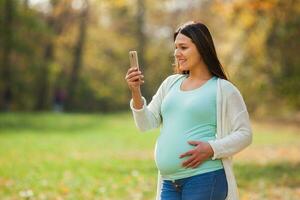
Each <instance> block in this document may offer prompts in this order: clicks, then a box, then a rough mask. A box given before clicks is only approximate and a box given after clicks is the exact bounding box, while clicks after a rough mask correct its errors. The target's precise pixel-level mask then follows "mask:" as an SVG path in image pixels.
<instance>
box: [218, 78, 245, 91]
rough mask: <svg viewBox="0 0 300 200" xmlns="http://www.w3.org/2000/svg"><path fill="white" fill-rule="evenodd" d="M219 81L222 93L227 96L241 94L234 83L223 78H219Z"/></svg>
mask: <svg viewBox="0 0 300 200" xmlns="http://www.w3.org/2000/svg"><path fill="white" fill-rule="evenodd" d="M218 79H219V82H220V87H221V89H222V91H223V92H225V93H226V94H227V95H230V94H232V93H238V94H240V91H239V89H238V88H237V86H236V85H234V83H232V82H231V81H228V80H225V79H222V78H218Z"/></svg>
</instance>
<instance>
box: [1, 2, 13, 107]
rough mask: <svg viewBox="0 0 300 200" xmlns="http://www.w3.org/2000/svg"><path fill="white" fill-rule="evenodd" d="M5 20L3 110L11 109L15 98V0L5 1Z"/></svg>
mask: <svg viewBox="0 0 300 200" xmlns="http://www.w3.org/2000/svg"><path fill="white" fill-rule="evenodd" d="M4 3H5V4H4V11H3V12H4V22H3V26H4V27H3V30H4V31H3V59H2V80H3V90H2V95H1V96H2V98H1V101H2V102H1V110H10V109H11V108H10V107H11V103H12V99H13V95H12V80H11V79H12V69H11V68H12V65H11V58H10V55H11V51H12V38H13V35H12V34H13V13H14V1H13V0H6V1H5V2H4Z"/></svg>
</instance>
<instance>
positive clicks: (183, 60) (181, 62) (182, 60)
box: [178, 59, 186, 65]
mask: <svg viewBox="0 0 300 200" xmlns="http://www.w3.org/2000/svg"><path fill="white" fill-rule="evenodd" d="M185 62H186V60H185V59H179V60H178V63H179V64H180V65H182V64H184V63H185Z"/></svg>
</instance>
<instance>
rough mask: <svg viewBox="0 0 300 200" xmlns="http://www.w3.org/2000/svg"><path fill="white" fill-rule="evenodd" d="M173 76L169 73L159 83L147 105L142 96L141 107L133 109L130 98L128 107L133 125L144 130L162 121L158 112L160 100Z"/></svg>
mask: <svg viewBox="0 0 300 200" xmlns="http://www.w3.org/2000/svg"><path fill="white" fill-rule="evenodd" d="M175 78H176V75H171V76H169V77H168V78H166V79H165V80H164V81H163V82H162V83H161V85H160V86H159V88H158V90H157V92H156V93H155V95H154V96H153V97H152V100H151V102H150V103H149V105H147V101H146V99H145V98H144V97H142V99H143V102H144V104H143V107H142V108H141V109H135V108H134V107H133V100H132V99H131V100H130V108H131V110H132V114H133V118H134V121H135V125H136V126H137V128H138V129H139V130H140V131H142V132H145V131H148V130H151V129H154V128H158V127H159V126H160V124H161V122H162V117H161V112H160V108H161V104H162V100H163V98H164V96H165V95H166V93H167V91H168V87H169V86H170V84H171V83H172V81H174V79H175Z"/></svg>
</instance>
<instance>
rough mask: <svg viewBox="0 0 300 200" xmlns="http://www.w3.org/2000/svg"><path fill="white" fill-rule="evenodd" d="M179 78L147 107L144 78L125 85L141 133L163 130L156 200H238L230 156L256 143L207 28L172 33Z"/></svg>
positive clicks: (132, 73)
mask: <svg viewBox="0 0 300 200" xmlns="http://www.w3.org/2000/svg"><path fill="white" fill-rule="evenodd" d="M174 45H175V51H174V56H175V62H176V67H175V68H176V69H175V70H176V73H175V74H173V75H170V76H169V77H167V78H166V79H165V80H164V81H163V82H162V84H161V85H160V87H159V89H158V90H157V92H156V94H155V95H154V96H153V98H152V101H151V102H150V103H149V104H148V105H147V103H146V100H145V98H144V97H143V96H142V94H141V90H140V86H141V85H142V84H143V83H144V81H143V78H144V76H143V75H142V72H141V71H139V69H138V68H130V69H129V70H128V72H127V74H126V77H125V79H126V81H127V84H128V86H129V88H130V90H131V93H132V99H131V101H130V107H131V109H132V112H133V117H134V120H135V123H136V125H137V127H138V128H139V129H140V130H141V131H147V130H150V129H153V128H157V127H160V126H161V129H160V135H159V137H158V139H157V142H156V147H155V162H156V166H157V168H158V171H159V173H158V187H157V197H156V199H157V200H224V199H227V200H237V199H238V191H237V185H236V181H235V177H234V174H233V169H232V160H231V158H232V156H233V155H234V154H236V153H238V152H239V151H241V150H242V149H244V148H245V147H247V146H248V145H249V144H250V143H251V141H252V131H251V126H250V121H249V116H248V112H247V108H246V105H245V103H244V100H243V98H242V96H241V94H240V92H239V90H238V89H237V88H236V87H235V86H234V85H233V84H232V83H231V82H230V81H229V80H228V78H227V77H226V74H225V73H224V70H223V68H222V65H221V64H220V62H219V59H218V57H217V54H216V50H215V47H214V44H213V40H212V37H211V34H210V32H209V30H208V28H207V27H206V26H205V25H204V24H203V23H199V22H198V23H195V22H190V23H186V24H184V25H182V26H180V27H179V28H178V30H177V31H176V32H175V33H174Z"/></svg>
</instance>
